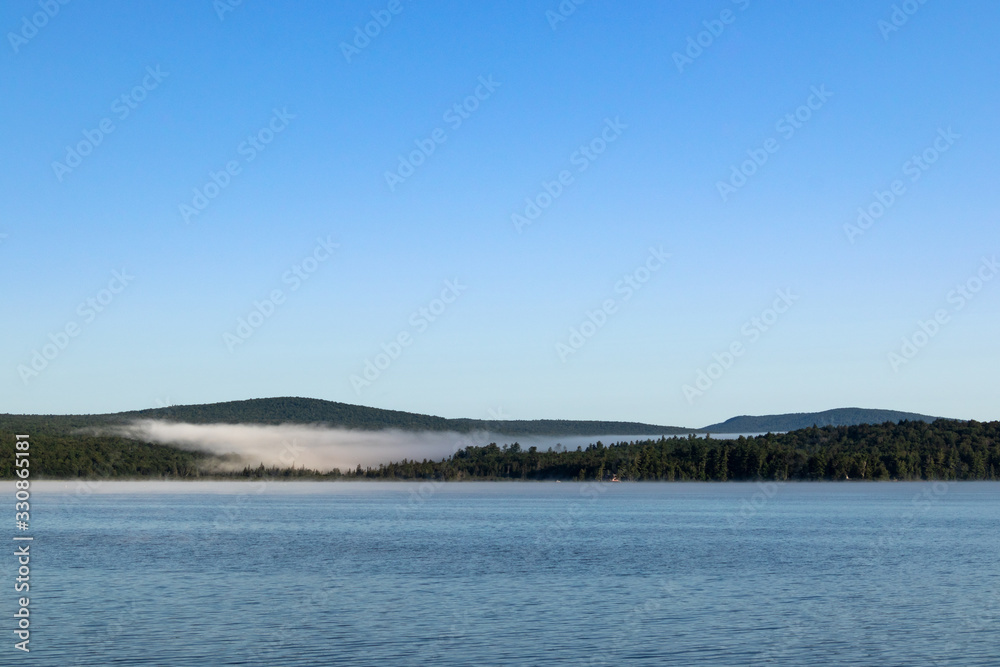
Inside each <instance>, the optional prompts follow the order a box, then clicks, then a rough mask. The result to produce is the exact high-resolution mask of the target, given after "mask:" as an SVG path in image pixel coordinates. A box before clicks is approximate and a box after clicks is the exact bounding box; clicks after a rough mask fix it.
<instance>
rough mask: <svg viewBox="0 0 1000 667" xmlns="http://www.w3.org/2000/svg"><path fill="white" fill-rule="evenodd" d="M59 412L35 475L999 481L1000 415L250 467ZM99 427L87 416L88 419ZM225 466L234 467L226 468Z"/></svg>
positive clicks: (1, 445) (7, 448)
mask: <svg viewBox="0 0 1000 667" xmlns="http://www.w3.org/2000/svg"><path fill="white" fill-rule="evenodd" d="M47 419H48V418H46V417H44V416H41V417H33V418H32V419H31V420H28V421H24V420H18V421H19V423H18V428H19V429H20V430H21V431H22V432H28V433H30V434H31V438H32V441H31V442H32V448H31V466H32V478H33V479H38V478H58V479H73V478H95V477H96V478H145V479H149V478H167V479H192V478H210V479H257V478H285V479H305V478H309V479H368V480H429V479H433V480H610V479H613V478H617V479H619V480H622V481H730V480H739V481H749V480H778V481H782V480H848V479H850V480H996V479H1000V422H975V421H969V422H961V421H953V420H944V419H939V420H937V421H934V422H933V423H927V422H923V421H901V422H898V423H891V422H887V423H884V424H876V425H860V426H836V427H835V426H826V427H822V428H818V427H811V428H805V429H799V430H797V431H791V432H788V433H768V434H765V435H760V436H754V437H742V436H741V437H739V438H737V439H733V440H721V439H715V438H711V437H707V438H702V437H694V436H687V437H670V438H667V437H661V438H658V439H655V440H634V441H627V442H617V443H612V444H607V445H605V444H604V443H602V442H600V441H598V442H595V443H593V444H591V445H589V446H587V447H586V448H583V447H578V448H577V449H576V450H570V451H565V450H562V449H561V448H560V449H557V450H552V449H549V450H546V451H540V450H538V449H537V448H535V447H529V448H527V449H524V448H522V447H521V446H520V445H519V444H518V443H513V444H509V445H503V446H499V445H497V444H496V443H491V444H489V445H486V446H483V447H471V446H470V447H466V448H464V449H462V450H459V451H457V452H455V454H453V455H452V456H450V457H448V458H445V459H443V460H440V461H430V460H422V461H413V460H407V459H404V460H402V461H398V462H392V463H386V464H381V465H378V466H373V467H367V468H362V467H361V466H358V467H356V468H354V469H348V470H344V471H341V470H329V471H319V470H308V469H303V468H273V467H272V468H268V467H266V466H264V465H263V464H258V465H252V464H251V465H245V466H244V467H242V468H241V469H240V468H238V466H237V468H238V469H236V470H233V469H232V468H233V465H232V463H233V461H232V460H229V461H224V460H223V459H220V458H219V457H213V456H210V455H208V454H205V453H199V452H190V451H186V450H181V449H176V448H173V447H168V446H165V445H158V444H152V443H146V442H141V441H138V440H134V439H129V438H124V437H117V436H114V437H111V436H104V435H97V434H88V433H87V432H86V430H83V431H81V430H79V429H77V430H72V431H68V430H67V429H66V424H65V423H63V422H59V423H56V424H54V423H53V422H51V421H47ZM87 423H90V422H88V421H87V420H86V419H84V418H80V421H79V423H78V426H79V425H83V424H87ZM12 426H13V424H12V423H11V422H10V421H9V420H3V421H0V479H14V464H13V462H14V449H13V447H14V441H15V439H14V434H15V431H14V430H13V429H12V428H11V427H12ZM223 463H228V464H229V465H228V466H226V469H227V470H228V471H226V472H223V471H222V465H221V464H223Z"/></svg>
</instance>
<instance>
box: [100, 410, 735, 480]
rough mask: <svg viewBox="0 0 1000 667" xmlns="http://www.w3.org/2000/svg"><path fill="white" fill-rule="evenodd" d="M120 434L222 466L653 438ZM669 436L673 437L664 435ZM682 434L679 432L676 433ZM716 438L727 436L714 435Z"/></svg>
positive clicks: (260, 428)
mask: <svg viewBox="0 0 1000 667" xmlns="http://www.w3.org/2000/svg"><path fill="white" fill-rule="evenodd" d="M112 432H113V433H114V434H115V435H121V436H125V437H128V438H134V439H136V440H142V441H144V442H152V443H157V444H162V445H171V446H174V447H179V448H181V449H187V450H191V451H198V452H206V453H208V454H212V455H215V456H227V455H235V456H236V457H238V460H232V461H229V462H225V463H222V464H220V465H221V467H223V468H224V469H230V470H233V469H235V470H238V469H242V468H243V467H244V466H247V465H249V466H252V467H256V466H257V465H259V464H261V463H263V464H264V465H265V466H267V467H279V468H292V467H294V468H300V467H305V468H310V469H313V470H321V471H327V470H332V469H333V468H340V469H341V470H347V469H348V468H351V469H353V468H354V467H356V466H358V465H360V466H362V467H367V466H373V467H374V466H378V465H379V464H380V463H390V462H393V461H402V460H403V459H409V460H416V461H422V460H423V459H429V460H436V461H439V460H441V459H443V458H447V457H449V456H451V455H452V454H454V453H455V452H456V451H458V450H460V449H464V448H466V447H470V446H472V447H483V446H485V445H488V444H490V443H491V442H495V443H497V444H498V445H501V446H502V445H504V444H510V443H514V442H517V443H518V444H520V445H521V448H522V449H528V448H529V447H532V446H534V447H537V448H538V449H539V450H541V451H545V450H547V449H549V448H553V449H557V450H560V449H561V450H567V449H569V450H573V449H576V448H577V447H581V448H583V449H586V448H587V446H588V445H590V444H592V443H594V442H597V441H598V440H600V441H601V442H603V443H604V444H605V445H610V444H612V443H616V442H631V441H636V440H647V439H653V440H656V439H659V437H660V436H659V435H658V434H649V435H587V436H582V435H570V436H553V435H545V436H542V435H525V436H512V435H501V434H496V433H489V432H486V431H478V432H473V433H455V432H441V431H399V430H381V431H359V430H353V429H345V428H334V427H329V426H317V425H310V424H281V425H263V424H187V423H179V422H169V421H162V420H155V419H147V420H141V421H136V422H133V423H132V424H130V425H129V426H122V427H118V428H115V429H112ZM668 437H673V436H668ZM680 437H685V436H680ZM713 437H720V438H728V437H737V435H736V434H733V435H722V436H715V435H713Z"/></svg>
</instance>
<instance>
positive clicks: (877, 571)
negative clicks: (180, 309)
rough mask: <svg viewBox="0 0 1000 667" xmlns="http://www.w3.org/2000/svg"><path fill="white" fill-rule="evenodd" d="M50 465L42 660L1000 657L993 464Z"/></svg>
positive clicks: (37, 583) (902, 660)
mask: <svg viewBox="0 0 1000 667" xmlns="http://www.w3.org/2000/svg"><path fill="white" fill-rule="evenodd" d="M9 486H10V485H9V484H3V485H0V492H2V493H3V494H5V495H12V493H11V494H8V490H9V489H8V488H7V487H9ZM34 486H35V487H36V488H35V489H34V490H35V497H34V498H33V500H34V506H33V510H34V515H33V524H34V529H35V530H34V533H33V534H34V535H35V542H34V543H33V546H32V552H33V558H32V567H33V569H32V590H31V598H32V617H31V618H32V628H33V629H34V632H33V634H32V643H31V645H32V647H33V651H32V656H31V658H32V662H33V663H34V664H51V665H117V664H120V665H174V666H184V665H329V664H335V665H339V664H343V665H353V664H358V665H541V664H546V665H548V664H555V665H580V664H584V665H599V664H609V665H611V664H630V665H692V664H697V665H757V664H760V665H804V664H830V665H872V664H880V665H996V664H1000V648H998V647H1000V642H998V640H997V637H1000V632H998V630H1000V627H998V620H1000V565H998V557H997V554H998V553H1000V530H998V529H1000V484H995V483H951V484H943V483H937V484H930V483H816V484H810V483H788V484H765V485H757V484H735V483H730V484H719V483H715V484H711V483H709V484H699V483H690V484H686V483H673V484H665V483H659V484H658V483H648V484H628V483H625V484H607V483H606V484H603V485H602V484H596V483H537V482H536V483H518V482H501V483H490V482H483V483H451V484H433V483H423V484H417V483H392V482H339V483H290V484H289V483H284V484H282V483H245V482H244V483H197V482H168V483H154V484H150V483H142V484H140V483H115V482H102V483H98V484H95V485H90V486H86V485H84V486H79V485H78V484H77V483H48V484H35V485H34ZM11 560H12V559H11V558H6V559H4V560H3V567H4V577H5V580H7V581H11V580H12V577H13V576H14V575H13V567H12V566H11ZM0 603H2V605H3V611H4V612H5V613H4V616H5V617H6V618H11V614H12V613H13V608H14V607H13V605H14V600H13V595H12V594H7V595H4V596H3V598H2V600H0ZM7 612H9V613H7ZM4 650H5V651H8V650H9V649H7V648H5V649H4Z"/></svg>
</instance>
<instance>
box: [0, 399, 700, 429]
mask: <svg viewBox="0 0 1000 667" xmlns="http://www.w3.org/2000/svg"><path fill="white" fill-rule="evenodd" d="M136 419H163V420H167V421H173V422H185V423H189V424H325V425H328V426H338V427H342V428H351V429H360V430H372V431H374V430H381V429H399V430H401V431H455V432H458V433H468V432H471V431H490V432H492V433H496V434H500V435H511V436H527V435H555V436H570V435H582V436H587V435H595V436H602V435H603V436H606V435H608V434H614V435H645V436H649V435H677V434H686V433H691V432H692V431H694V430H696V429H690V428H680V427H676V426H657V425H654V424H641V423H637V422H613V421H573V420H561V419H539V420H533V421H523V420H494V421H489V420H482V419H445V418H444V417H434V416H431V415H421V414H416V413H413V412H399V411H397V410H382V409H380V408H370V407H366V406H363V405H350V404H348V403H336V402H333V401H323V400H320V399H315V398H290V397H285V398H255V399H250V400H246V401H230V402H227V403H209V404H205V405H176V406H170V407H165V408H153V409H149V410H136V411H131V412H119V413H115V414H108V415H0V429H6V430H14V429H18V428H20V429H22V430H27V429H30V428H35V429H36V430H37V429H38V428H42V429H44V430H45V431H47V432H61V433H68V432H69V431H70V430H72V429H79V428H86V427H98V426H107V425H109V424H123V423H128V422H131V421H134V420H136ZM19 424H24V425H23V426H19Z"/></svg>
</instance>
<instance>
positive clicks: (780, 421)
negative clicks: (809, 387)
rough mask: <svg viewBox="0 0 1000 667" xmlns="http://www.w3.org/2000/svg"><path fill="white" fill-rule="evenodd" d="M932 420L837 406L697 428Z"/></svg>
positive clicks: (753, 429)
mask: <svg viewBox="0 0 1000 667" xmlns="http://www.w3.org/2000/svg"><path fill="white" fill-rule="evenodd" d="M935 419H937V417H930V416H928V415H921V414H917V413H915V412H900V411H898V410H871V409H867V408H837V409H834V410H824V411H823V412H793V413H789V414H783V415H760V416H751V415H743V416H740V417H732V418H731V419H727V420H726V421H724V422H719V423H718V424H712V425H711V426H706V427H704V428H702V429H699V430H700V431H707V432H709V433H767V432H771V433H777V432H779V431H796V430H798V429H800V428H809V427H811V426H858V425H860V424H883V423H885V422H900V421H923V422H933V421H934V420H935Z"/></svg>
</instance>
